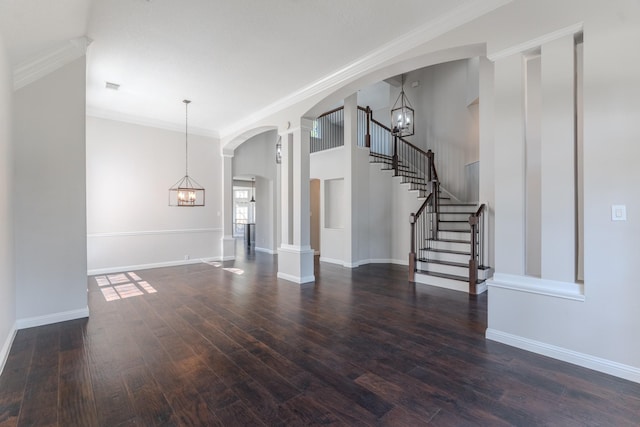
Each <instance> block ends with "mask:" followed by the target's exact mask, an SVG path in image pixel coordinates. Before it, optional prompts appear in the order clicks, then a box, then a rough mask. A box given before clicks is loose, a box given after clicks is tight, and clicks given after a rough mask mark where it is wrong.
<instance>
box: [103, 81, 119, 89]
mask: <svg viewBox="0 0 640 427" xmlns="http://www.w3.org/2000/svg"><path fill="white" fill-rule="evenodd" d="M105 87H106V88H107V89H111V90H118V89H120V85H119V84H117V83H111V82H107V84H106V85H105Z"/></svg>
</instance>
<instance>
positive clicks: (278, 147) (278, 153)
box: [276, 136, 282, 164]
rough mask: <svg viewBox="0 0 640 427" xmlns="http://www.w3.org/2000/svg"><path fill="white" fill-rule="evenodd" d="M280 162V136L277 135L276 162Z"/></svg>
mask: <svg viewBox="0 0 640 427" xmlns="http://www.w3.org/2000/svg"><path fill="white" fill-rule="evenodd" d="M280 163H282V137H281V136H278V142H276V164H280Z"/></svg>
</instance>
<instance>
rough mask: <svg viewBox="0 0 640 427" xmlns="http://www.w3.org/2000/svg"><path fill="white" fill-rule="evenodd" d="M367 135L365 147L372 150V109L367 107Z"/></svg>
mask: <svg viewBox="0 0 640 427" xmlns="http://www.w3.org/2000/svg"><path fill="white" fill-rule="evenodd" d="M366 113H367V133H366V135H365V136H364V145H365V147H367V148H371V108H369V106H368V105H367V109H366Z"/></svg>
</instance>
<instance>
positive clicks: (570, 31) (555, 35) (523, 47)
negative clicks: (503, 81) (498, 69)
mask: <svg viewBox="0 0 640 427" xmlns="http://www.w3.org/2000/svg"><path fill="white" fill-rule="evenodd" d="M583 27H584V23H582V22H579V23H577V24H573V25H570V26H568V27H565V28H561V29H559V30H556V31H552V32H550V33H547V34H544V35H542V36H540V37H536V38H535V39H531V40H527V41H526V42H524V43H520V44H517V45H515V46H511V47H508V48H506V49H503V50H500V51H498V52H494V53H492V54H489V55H487V58H488V59H489V60H490V61H491V62H496V61H498V60H500V59H504V58H506V57H508V56H511V55H515V54H518V53H523V52H527V51H528V50H531V49H535V48H538V47H540V46H542V45H543V44H545V43H549V42H552V41H554V40H558V39H559V38H562V37H565V36H570V35H574V34H576V33H579V32H580V31H582V29H583Z"/></svg>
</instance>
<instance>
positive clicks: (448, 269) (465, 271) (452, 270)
mask: <svg viewBox="0 0 640 427" xmlns="http://www.w3.org/2000/svg"><path fill="white" fill-rule="evenodd" d="M418 270H423V271H430V272H433V273H444V274H452V275H454V276H461V277H469V267H458V266H455V265H446V264H436V263H433V262H422V261H418Z"/></svg>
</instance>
